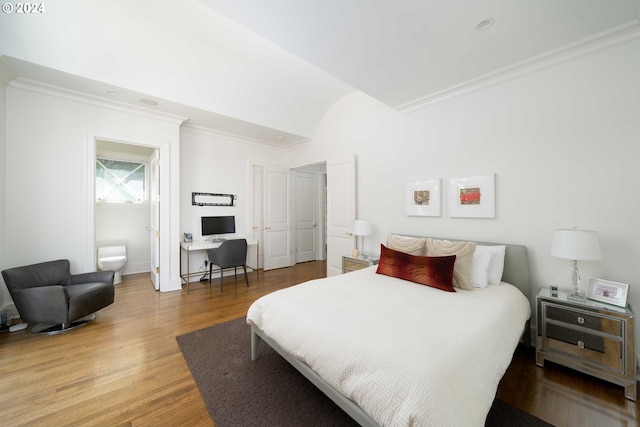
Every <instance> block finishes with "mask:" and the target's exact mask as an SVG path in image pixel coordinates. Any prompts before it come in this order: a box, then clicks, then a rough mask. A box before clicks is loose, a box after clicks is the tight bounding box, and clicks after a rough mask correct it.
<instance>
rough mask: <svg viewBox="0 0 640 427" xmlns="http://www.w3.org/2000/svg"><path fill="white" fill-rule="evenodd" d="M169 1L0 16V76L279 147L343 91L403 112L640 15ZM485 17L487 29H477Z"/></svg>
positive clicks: (341, 0) (549, 5)
mask: <svg viewBox="0 0 640 427" xmlns="http://www.w3.org/2000/svg"><path fill="white" fill-rule="evenodd" d="M165 3H166V4H165ZM174 6H175V5H174V4H172V3H171V0H137V1H136V2H129V1H126V0H93V1H91V2H86V1H82V0H65V1H64V2H55V3H52V4H51V5H47V10H46V12H45V13H43V14H41V15H40V16H33V17H29V18H30V19H22V18H24V17H20V16H17V15H15V14H7V13H3V14H0V55H2V56H3V57H2V61H0V77H4V79H5V81H12V80H15V81H16V82H21V84H37V85H43V84H44V85H48V87H50V86H54V87H57V88H62V89H64V90H67V91H73V92H74V93H82V94H86V95H89V96H91V97H98V98H100V99H106V100H108V102H116V103H121V104H125V105H135V106H137V108H145V109H148V110H150V111H158V112H163V113H167V114H171V115H173V116H175V117H176V118H178V119H182V118H186V119H188V121H187V123H189V124H190V125H192V126H196V127H202V128H207V129H212V130H214V131H215V132H218V133H222V134H230V135H233V136H237V137H240V138H242V139H245V140H249V141H255V142H260V143H266V144H269V145H273V146H278V147H284V148H286V147H291V146H294V145H296V144H298V143H300V142H302V141H305V140H307V139H308V138H311V137H312V136H313V134H314V132H315V128H316V126H317V125H318V123H319V122H320V120H321V119H322V117H323V115H324V114H325V112H326V111H327V109H328V108H329V107H330V106H331V105H333V104H334V103H335V102H337V101H338V100H339V99H340V98H342V97H344V96H345V95H347V94H349V93H352V92H354V91H358V90H359V91H362V92H364V93H366V94H368V95H370V96H372V97H373V98H376V99H377V100H379V101H381V102H383V103H385V104H387V105H389V106H391V107H393V108H396V109H398V110H399V111H404V110H405V109H406V108H407V106H409V105H415V104H416V103H420V102H425V101H428V100H429V99H432V98H434V97H437V96H438V95H440V94H442V93H446V92H447V91H450V90H452V89H455V88H456V87H460V86H461V85H464V84H468V83H469V82H473V81H476V80H478V79H482V78H484V77H486V76H490V75H492V74H496V73H500V72H501V71H502V70H505V69H507V68H509V67H512V66H514V65H517V64H522V63H526V62H527V61H532V60H535V59H537V58H541V57H544V56H545V55H547V54H549V53H550V52H558V51H560V50H562V49H563V48H565V47H567V46H572V45H575V44H576V43H580V42H583V41H585V40H590V39H593V38H598V37H602V36H603V35H606V34H608V33H611V32H615V31H620V30H621V29H625V28H629V27H637V26H638V25H639V23H638V18H639V16H640V0H562V1H558V0H535V1H518V2H514V1H513V0H483V1H478V0H451V1H447V2H443V1H436V0H395V1H393V2H392V1H388V0H322V1H315V2H309V1H299V0H269V1H264V0H184V1H183V2H181V3H180V6H181V7H174ZM483 22H484V23H485V24H487V23H488V27H487V28H486V29H481V28H479V25H480V27H482V26H483V25H482V23H483ZM33 82H38V83H33ZM141 100H143V101H141ZM148 100H151V101H154V102H155V103H157V105H148ZM145 102H146V104H145Z"/></svg>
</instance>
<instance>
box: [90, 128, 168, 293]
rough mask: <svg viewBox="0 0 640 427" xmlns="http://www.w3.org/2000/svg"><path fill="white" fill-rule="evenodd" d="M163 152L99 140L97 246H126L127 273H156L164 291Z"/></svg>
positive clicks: (96, 208) (96, 216) (97, 152)
mask: <svg viewBox="0 0 640 427" xmlns="http://www.w3.org/2000/svg"><path fill="white" fill-rule="evenodd" d="M158 165H159V150H158V149H156V148H153V147H145V146H141V145H134V144H127V143H122V142H114V141H107V140H100V139H98V140H96V181H95V182H96V187H95V247H96V249H98V248H101V247H112V246H125V247H126V252H127V262H126V264H125V267H124V270H123V271H122V274H124V275H127V274H135V273H143V272H150V275H151V280H152V282H153V284H154V287H155V288H156V289H159V280H158V276H159V274H158V273H159V270H158V269H157V268H156V267H157V266H158V264H159V262H158V261H159V209H158V194H159V191H158V190H159V185H158V181H159V173H158V169H159V166H158Z"/></svg>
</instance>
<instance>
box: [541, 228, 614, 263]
mask: <svg viewBox="0 0 640 427" xmlns="http://www.w3.org/2000/svg"><path fill="white" fill-rule="evenodd" d="M551 255H553V256H555V257H558V258H566V259H571V260H577V261H598V260H599V259H601V258H602V254H601V253H600V243H599V242H598V233H596V232H595V231H590V230H578V229H576V228H572V229H561V230H556V231H555V232H554V233H553V243H552V244H551Z"/></svg>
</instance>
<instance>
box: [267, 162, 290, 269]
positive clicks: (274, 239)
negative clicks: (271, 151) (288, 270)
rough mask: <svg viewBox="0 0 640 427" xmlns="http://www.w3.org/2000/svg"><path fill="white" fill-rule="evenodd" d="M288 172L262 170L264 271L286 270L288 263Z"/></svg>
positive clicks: (271, 168)
mask: <svg viewBox="0 0 640 427" xmlns="http://www.w3.org/2000/svg"><path fill="white" fill-rule="evenodd" d="M289 181H290V174H289V170H287V169H284V168H277V167H273V166H265V168H264V236H263V237H264V269H265V270H272V269H274V268H282V267H289V266H290V265H292V262H291V220H290V206H289V205H290V204H289Z"/></svg>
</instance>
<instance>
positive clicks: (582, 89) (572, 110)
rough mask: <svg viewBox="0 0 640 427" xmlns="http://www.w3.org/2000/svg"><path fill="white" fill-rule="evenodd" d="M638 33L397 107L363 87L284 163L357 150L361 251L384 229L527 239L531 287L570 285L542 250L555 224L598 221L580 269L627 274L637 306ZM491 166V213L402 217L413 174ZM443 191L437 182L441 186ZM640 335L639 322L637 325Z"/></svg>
mask: <svg viewBox="0 0 640 427" xmlns="http://www.w3.org/2000/svg"><path fill="white" fill-rule="evenodd" d="M638 76H640V39H639V38H638V37H636V38H635V39H632V40H630V41H627V42H625V43H621V44H618V45H615V46H612V47H609V48H606V49H602V50H597V51H594V52H591V53H589V54H586V55H584V56H580V57H576V58H573V59H568V60H566V61H564V62H560V63H558V64H556V65H555V66H550V67H546V68H543V69H540V70H538V71H535V72H530V73H528V74H525V75H522V76H520V77H516V78H513V79H511V80H508V81H506V82H503V83H500V84H495V85H493V86H488V87H485V88H478V89H477V90H474V91H471V92H468V93H465V94H460V95H458V96H455V97H452V98H450V99H448V100H443V101H440V102H437V103H434V104H432V105H430V106H426V107H424V108H422V109H420V110H417V111H414V112H412V113H408V114H406V115H400V114H399V113H397V112H395V111H393V110H391V109H389V108H387V107H386V106H384V105H382V104H380V103H378V102H377V101H375V100H373V99H371V98H369V97H367V96H366V95H363V94H355V95H348V96H347V97H345V98H343V99H342V100H341V101H339V102H338V103H336V104H335V105H334V107H333V108H332V109H331V110H329V112H328V113H327V114H326V115H325V117H324V119H323V121H322V122H321V124H320V126H319V127H318V131H317V133H316V135H315V136H314V138H313V141H312V142H311V143H309V144H308V145H306V146H304V147H300V148H299V149H297V150H295V151H294V152H293V153H292V163H293V164H304V163H305V162H312V161H315V160H316V159H318V158H322V157H325V158H326V157H328V156H330V155H331V154H332V153H333V152H334V151H338V152H355V153H357V163H358V165H357V168H358V173H357V182H358V202H357V216H358V217H359V218H363V219H368V220H370V221H371V222H372V223H373V226H374V235H373V236H372V237H368V238H367V239H365V246H366V249H367V252H378V250H379V249H378V248H379V246H378V245H379V244H380V243H381V242H384V241H385V236H386V234H387V233H389V232H400V233H411V234H421V235H430V236H440V237H451V238H468V239H472V240H483V241H498V242H509V243H518V244H524V245H526V246H527V247H528V250H529V259H530V266H531V277H532V280H533V283H534V287H535V290H534V295H535V294H536V293H537V290H538V288H540V287H543V286H545V287H546V286H549V285H550V284H557V285H559V286H561V287H562V288H565V289H568V288H569V287H570V266H569V261H568V260H561V259H556V258H554V257H552V256H551V255H550V253H549V251H550V245H551V238H552V234H553V230H554V229H556V228H563V227H572V226H576V227H579V228H584V229H593V230H597V231H598V233H599V236H600V243H601V246H602V252H603V259H602V261H600V262H585V263H581V272H582V277H583V285H584V282H586V279H587V278H588V277H589V276H595V277H599V278H603V279H608V280H614V281H619V282H624V283H629V284H630V285H631V290H630V300H629V301H630V303H631V305H632V306H633V307H635V309H636V310H638V311H640V280H639V279H638V274H637V270H636V268H637V262H638V259H640V227H638V220H637V215H638V212H639V211H640V198H638V197H636V196H635V191H636V187H637V185H638V183H640V168H639V167H638V159H640V84H639V83H638V82H639V80H638ZM484 173H495V174H496V200H497V201H496V218H495V219H461V218H449V217H448V216H447V207H446V205H447V200H448V198H447V197H446V196H445V197H443V205H444V208H443V216H442V217H439V218H430V217H407V216H405V214H404V204H403V203H404V183H405V182H406V181H410V180H416V179H426V178H438V177H440V178H443V190H446V189H447V185H446V180H447V178H448V177H457V176H472V175H478V174H484ZM445 193H446V191H445ZM635 335H636V340H637V342H640V327H638V328H636V333H635Z"/></svg>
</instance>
